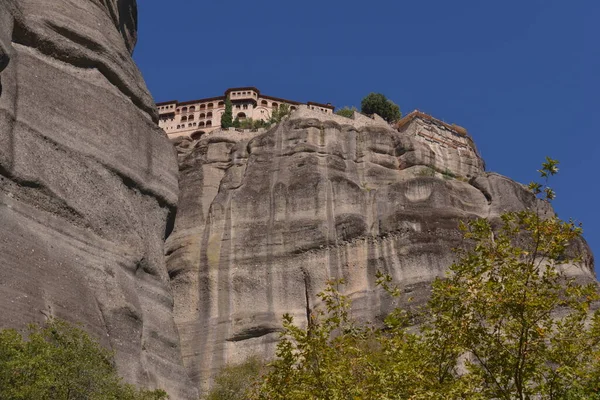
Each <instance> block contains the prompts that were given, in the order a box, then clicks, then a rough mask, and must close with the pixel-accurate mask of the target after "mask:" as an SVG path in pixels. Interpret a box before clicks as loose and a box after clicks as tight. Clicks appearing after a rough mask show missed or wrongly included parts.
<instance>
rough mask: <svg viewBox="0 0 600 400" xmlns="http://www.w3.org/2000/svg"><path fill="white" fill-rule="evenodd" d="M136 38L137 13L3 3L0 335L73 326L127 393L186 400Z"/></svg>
mask: <svg viewBox="0 0 600 400" xmlns="http://www.w3.org/2000/svg"><path fill="white" fill-rule="evenodd" d="M135 38H136V3H135V0H53V1H42V0H3V1H2V2H0V83H1V85H0V221H1V224H0V299H1V300H2V301H1V302H0V328H5V327H16V328H23V327H24V326H25V325H26V324H28V323H30V322H41V321H43V319H44V318H45V317H46V316H49V315H53V316H57V317H60V318H64V319H67V320H69V321H73V322H81V323H82V324H83V327H84V329H86V330H88V331H89V332H91V333H92V334H93V335H94V336H96V337H98V338H100V340H101V342H102V343H103V344H104V345H106V346H109V347H110V348H112V349H114V350H115V351H116V355H117V363H118V367H119V370H120V372H121V373H122V374H123V375H124V376H125V378H126V379H127V380H128V381H130V382H132V383H137V384H139V385H143V386H147V387H162V388H164V389H166V390H167V391H168V392H169V393H170V394H171V396H172V398H174V399H193V398H197V391H196V389H195V388H193V387H192V386H191V385H189V384H188V382H189V381H188V380H187V378H186V374H185V371H184V369H183V364H182V359H181V353H180V348H179V338H178V334H177V329H176V327H175V325H174V320H173V316H172V306H173V298H172V295H171V292H170V286H169V278H168V274H167V271H166V269H165V262H164V256H163V241H164V238H165V237H166V235H167V234H168V233H169V231H170V228H171V227H172V223H173V216H174V210H175V207H176V204H177V193H178V188H177V164H176V157H175V152H174V150H173V148H172V145H171V144H170V143H169V141H168V140H167V139H166V135H165V134H164V133H163V132H162V131H161V130H160V129H159V128H158V127H157V125H156V121H157V114H156V112H155V109H154V103H153V100H152V98H151V96H150V95H149V93H148V91H147V89H146V87H145V84H144V81H143V79H142V77H141V75H140V73H139V72H138V70H137V68H136V66H135V64H134V63H133V61H132V59H131V51H132V49H133V46H134V44H135Z"/></svg>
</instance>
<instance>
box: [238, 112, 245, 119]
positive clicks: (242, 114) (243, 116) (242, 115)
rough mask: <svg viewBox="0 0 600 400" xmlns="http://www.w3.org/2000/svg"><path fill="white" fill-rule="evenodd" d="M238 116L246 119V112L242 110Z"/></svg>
mask: <svg viewBox="0 0 600 400" xmlns="http://www.w3.org/2000/svg"><path fill="white" fill-rule="evenodd" d="M237 117H238V118H239V119H245V118H246V114H244V113H243V112H241V113H238V115H237Z"/></svg>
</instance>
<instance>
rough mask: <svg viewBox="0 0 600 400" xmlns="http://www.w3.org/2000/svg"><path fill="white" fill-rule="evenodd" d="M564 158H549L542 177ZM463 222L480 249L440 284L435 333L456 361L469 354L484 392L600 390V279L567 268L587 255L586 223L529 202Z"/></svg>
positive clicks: (526, 394) (551, 395)
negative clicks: (587, 279) (582, 277)
mask: <svg viewBox="0 0 600 400" xmlns="http://www.w3.org/2000/svg"><path fill="white" fill-rule="evenodd" d="M557 164H558V163H557V161H555V160H552V159H550V158H548V159H547V160H546V162H545V163H544V164H543V167H542V169H541V170H540V173H541V175H542V177H543V178H548V177H549V176H551V175H554V174H555V173H556V172H557V171H558V168H557ZM529 187H530V189H531V190H532V192H533V193H534V194H535V195H537V196H541V197H542V198H543V199H542V200H540V201H551V200H552V199H553V198H554V192H553V191H552V190H551V189H550V188H549V187H548V186H547V185H546V184H544V185H541V184H538V183H532V184H530V186H529ZM461 229H462V230H463V231H464V233H465V238H466V239H467V240H469V241H471V242H472V247H470V248H463V249H460V250H459V256H460V258H459V261H458V262H456V263H455V264H453V265H452V266H451V267H450V271H451V275H450V276H449V277H448V278H447V279H438V280H436V281H435V283H434V284H433V292H432V297H431V301H430V303H429V307H428V313H429V315H430V318H431V319H430V321H429V324H428V325H427V326H426V327H425V328H424V332H425V336H426V338H427V340H428V341H429V342H430V343H432V345H435V346H437V347H438V348H439V351H442V349H443V350H445V351H447V352H449V353H451V354H452V355H453V356H454V358H455V359H456V362H458V356H463V357H465V358H466V361H465V366H466V368H467V371H468V374H467V376H469V377H470V378H471V379H473V380H474V381H476V382H477V393H480V394H481V395H483V397H484V398H495V399H507V400H508V399H533V398H542V399H566V398H586V399H587V398H592V397H593V396H596V395H597V392H598V386H597V383H598V367H599V362H598V355H599V354H600V352H599V351H600V347H599V343H600V316H599V314H598V313H597V312H596V313H594V314H593V316H592V317H591V321H589V319H590V306H591V305H592V303H593V302H594V301H597V300H598V292H597V287H596V285H593V284H589V285H581V284H578V283H577V282H576V281H575V280H574V279H573V278H569V277H568V276H566V275H565V273H564V268H561V267H563V266H566V265H567V264H578V263H579V262H580V261H581V258H580V257H579V255H578V254H577V251H576V249H575V248H572V247H573V244H574V241H575V240H577V239H578V238H580V236H581V233H582V230H581V227H579V226H577V225H575V224H574V223H573V222H572V221H570V222H564V221H561V220H559V219H558V218H557V217H556V216H555V215H544V214H543V213H542V212H541V211H539V210H538V211H535V210H525V211H518V212H508V213H505V214H503V215H502V217H501V224H500V226H499V227H498V228H496V229H493V226H492V223H491V222H490V221H488V220H486V219H477V220H474V221H470V222H468V223H465V224H462V225H461ZM451 364H452V357H450V363H449V365H448V369H452V368H454V366H453V365H451ZM455 365H456V364H455Z"/></svg>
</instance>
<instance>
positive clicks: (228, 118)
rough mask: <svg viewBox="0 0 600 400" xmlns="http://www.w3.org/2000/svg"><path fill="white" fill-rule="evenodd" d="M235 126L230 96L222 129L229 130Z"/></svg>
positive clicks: (226, 101) (222, 120)
mask: <svg viewBox="0 0 600 400" xmlns="http://www.w3.org/2000/svg"><path fill="white" fill-rule="evenodd" d="M232 126H233V105H232V104H231V100H229V96H227V98H226V99H225V112H224V113H223V115H221V128H224V129H228V128H231V127H232Z"/></svg>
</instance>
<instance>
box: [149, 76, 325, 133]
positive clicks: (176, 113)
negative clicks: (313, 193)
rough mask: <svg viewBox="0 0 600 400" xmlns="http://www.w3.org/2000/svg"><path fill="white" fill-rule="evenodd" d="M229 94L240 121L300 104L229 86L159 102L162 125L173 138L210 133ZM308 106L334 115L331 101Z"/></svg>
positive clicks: (262, 118)
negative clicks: (221, 90)
mask: <svg viewBox="0 0 600 400" xmlns="http://www.w3.org/2000/svg"><path fill="white" fill-rule="evenodd" d="M227 97H229V99H230V100H231V103H232V106H233V119H235V118H238V119H239V120H240V121H242V120H244V119H246V118H252V119H253V120H259V119H261V120H263V121H266V120H268V119H269V118H271V112H272V111H273V110H274V109H277V107H279V106H280V105H281V104H287V105H288V106H289V107H290V109H291V110H295V109H296V108H297V107H298V106H299V105H300V104H302V103H299V102H297V101H292V100H286V99H281V98H279V97H273V96H267V95H265V94H262V93H261V92H260V90H258V89H257V88H255V87H241V88H231V89H227V90H226V91H225V93H224V94H223V96H217V97H209V98H206V99H199V100H190V101H184V102H181V103H180V102H178V101H176V100H173V101H166V102H162V103H158V104H156V106H157V107H158V113H159V116H160V120H159V124H158V125H159V126H160V127H161V128H162V129H163V130H164V131H165V132H166V133H167V135H168V136H169V137H170V138H172V137H177V136H191V134H192V133H195V132H197V131H202V132H204V133H208V132H210V131H213V130H215V129H217V128H220V127H221V115H223V113H224V112H225V99H226V98H227ZM306 105H307V106H308V108H309V109H311V110H317V111H321V112H323V113H326V114H333V111H334V110H335V107H334V106H332V105H331V104H329V103H328V104H319V103H314V102H308V103H306Z"/></svg>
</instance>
